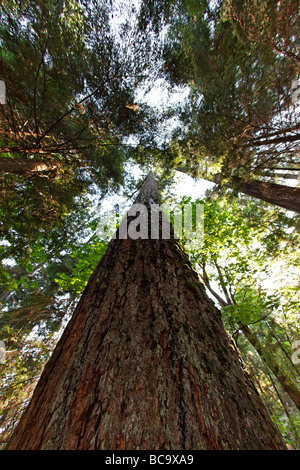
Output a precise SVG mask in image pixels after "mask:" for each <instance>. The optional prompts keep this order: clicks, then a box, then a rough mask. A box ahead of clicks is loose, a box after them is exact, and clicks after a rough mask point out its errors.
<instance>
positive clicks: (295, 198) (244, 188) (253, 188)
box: [238, 180, 300, 213]
mask: <svg viewBox="0 0 300 470" xmlns="http://www.w3.org/2000/svg"><path fill="white" fill-rule="evenodd" d="M238 189H239V191H241V192H242V193H244V194H248V196H253V197H257V198H258V199H262V200H263V201H266V202H269V203H271V204H275V205H277V206H280V207H284V208H285V209H287V210H289V211H293V212H298V213H300V188H294V187H291V186H285V185H282V184H277V183H269V182H267V181H258V180H250V181H247V182H244V181H240V183H239V187H238Z"/></svg>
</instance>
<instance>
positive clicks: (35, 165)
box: [0, 157, 57, 174]
mask: <svg viewBox="0 0 300 470" xmlns="http://www.w3.org/2000/svg"><path fill="white" fill-rule="evenodd" d="M56 166H57V165H53V164H52V163H49V162H47V161H43V160H34V159H32V160H31V159H29V158H27V159H20V158H19V159H18V158H7V157H0V172H1V171H3V172H7V173H20V174H26V173H32V172H38V171H50V170H53V169H55V168H56Z"/></svg>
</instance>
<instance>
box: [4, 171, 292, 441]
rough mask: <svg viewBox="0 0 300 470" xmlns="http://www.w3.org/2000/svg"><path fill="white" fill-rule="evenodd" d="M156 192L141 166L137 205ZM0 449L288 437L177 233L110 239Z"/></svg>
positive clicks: (147, 199)
mask: <svg viewBox="0 0 300 470" xmlns="http://www.w3.org/2000/svg"><path fill="white" fill-rule="evenodd" d="M158 200H159V199H158V194H157V190H156V185H155V181H154V178H153V175H152V174H151V173H150V174H149V175H148V177H147V178H146V181H145V183H144V186H143V188H142V190H141V193H140V195H139V197H138V199H137V201H136V202H139V203H143V204H147V205H148V210H149V211H150V210H151V207H150V206H151V203H153V201H154V202H158ZM149 203H150V204H149ZM7 449H103V450H109V449H114V450H118V449H119V450H124V449H126V450H138V449H146V450H160V449H179V450H180V449H182V450H183V449H203V450H205V449H285V445H284V444H283V442H282V439H281V436H280V434H279V432H278V430H277V429H276V428H275V427H274V425H273V423H272V422H271V420H270V418H269V416H268V414H267V412H266V409H265V407H264V405H263V403H262V401H261V400H260V397H259V395H258V393H257V391H256V389H255V388H254V386H253V384H252V382H251V380H250V378H249V375H248V374H247V373H246V372H245V370H244V365H243V362H242V360H241V356H240V354H239V353H238V351H237V349H236V348H235V345H234V343H233V341H232V340H231V338H230V337H229V336H228V335H227V333H226V331H225V329H224V327H223V324H222V321H221V317H220V312H219V311H218V310H217V309H216V308H215V306H214V304H213V303H212V301H211V300H210V299H209V298H208V297H207V295H206V294H205V289H204V287H203V285H202V284H201V283H200V282H199V278H198V276H197V274H196V272H195V271H194V270H193V268H192V267H191V264H190V262H189V260H188V258H187V255H186V254H185V253H184V252H183V251H182V248H181V247H180V245H179V243H178V241H177V240H174V239H161V238H160V239H156V240H153V239H148V240H147V239H145V240H143V239H137V240H134V239H132V238H129V237H128V238H127V239H124V240H121V239H119V238H118V237H117V238H116V239H113V240H112V241H111V242H110V244H109V247H108V250H107V252H106V254H105V255H104V256H103V258H102V259H101V261H100V263H99V265H98V267H97V268H96V270H95V271H94V273H93V275H92V276H91V278H90V280H89V283H88V285H87V286H86V289H85V291H84V293H83V295H82V297H81V300H80V301H79V304H78V306H77V308H76V309H75V312H74V314H73V317H72V319H71V320H70V322H69V323H68V325H67V327H66V329H65V331H64V333H63V335H62V337H61V339H60V341H59V342H58V344H57V346H56V348H55V350H54V353H53V355H52V357H51V358H50V360H49V361H48V363H47V365H46V367H45V369H44V371H43V374H42V376H41V378H40V381H39V383H38V385H37V387H36V389H35V392H34V394H33V397H32V400H31V403H30V404H29V406H28V408H27V409H26V411H25V413H24V414H23V416H22V418H21V420H20V422H19V425H18V426H17V428H16V430H15V432H14V434H13V436H12V438H11V441H10V443H9V444H8V446H7Z"/></svg>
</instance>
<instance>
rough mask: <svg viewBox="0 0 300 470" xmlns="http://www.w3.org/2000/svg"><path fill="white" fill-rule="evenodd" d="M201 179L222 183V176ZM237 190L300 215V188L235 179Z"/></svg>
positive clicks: (231, 186)
mask: <svg viewBox="0 0 300 470" xmlns="http://www.w3.org/2000/svg"><path fill="white" fill-rule="evenodd" d="M175 170H176V171H180V172H182V173H185V174H187V175H188V174H189V172H188V171H185V170H184V169H182V168H175ZM199 178H203V179H206V180H207V181H211V182H212V183H215V184H219V183H220V175H217V176H214V177H212V178H208V177H207V175H206V174H205V175H199ZM234 184H235V185H236V189H237V190H238V191H239V192H241V193H244V194H247V195H248V196H252V197H256V198H257V199H261V200H262V201H266V202H269V203H270V204H274V205H275V206H280V207H284V209H287V210H289V211H293V212H298V213H300V188H295V187H291V186H285V185H283V184H277V183H270V182H267V181H258V180H253V179H252V180H247V181H243V180H242V179H240V178H235V179H234ZM225 186H226V187H228V188H233V184H226V185H225Z"/></svg>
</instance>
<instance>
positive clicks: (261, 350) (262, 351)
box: [240, 325, 300, 411]
mask: <svg viewBox="0 0 300 470" xmlns="http://www.w3.org/2000/svg"><path fill="white" fill-rule="evenodd" d="M240 328H241V330H242V332H243V333H244V335H245V336H246V338H247V339H248V341H249V342H250V343H251V344H252V346H253V347H254V349H255V350H256V351H257V353H258V354H259V356H260V357H261V359H262V361H263V362H264V363H265V364H266V365H267V366H268V367H269V369H270V370H271V371H272V372H273V374H274V375H275V377H276V378H277V380H278V381H279V383H280V384H281V386H282V388H283V389H284V390H285V391H286V393H287V394H288V395H289V397H290V398H291V400H292V401H293V403H294V404H295V405H296V407H297V408H298V410H299V411H300V392H299V390H298V388H297V386H296V385H295V384H294V383H293V382H291V380H290V379H289V377H288V376H287V374H286V373H285V371H284V370H283V369H282V367H280V365H279V364H278V362H277V361H276V360H274V356H273V355H272V354H270V353H269V352H268V350H267V348H266V347H264V346H263V345H262V344H261V342H260V340H259V338H258V336H257V335H256V334H255V332H254V331H252V330H251V329H250V328H249V326H244V325H240Z"/></svg>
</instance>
